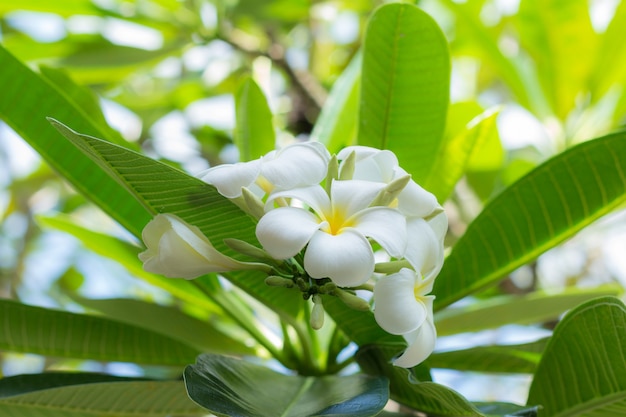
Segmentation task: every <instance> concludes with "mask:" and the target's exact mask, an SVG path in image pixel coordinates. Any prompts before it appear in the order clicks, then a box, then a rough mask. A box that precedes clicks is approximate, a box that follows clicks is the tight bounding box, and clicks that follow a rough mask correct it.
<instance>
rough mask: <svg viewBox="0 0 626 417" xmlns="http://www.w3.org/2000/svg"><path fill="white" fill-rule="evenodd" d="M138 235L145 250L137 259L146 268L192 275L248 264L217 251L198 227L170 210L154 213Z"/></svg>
mask: <svg viewBox="0 0 626 417" xmlns="http://www.w3.org/2000/svg"><path fill="white" fill-rule="evenodd" d="M141 235H142V238H143V241H144V243H145V244H146V247H147V250H146V251H144V252H142V253H140V254H139V259H141V261H142V262H143V263H144V264H143V268H144V269H145V270H146V271H148V272H152V273H155V274H161V275H165V276H166V277H169V278H185V279H192V278H196V277H199V276H200V275H204V274H208V273H210V272H227V271H233V270H238V269H246V268H247V267H248V266H249V265H248V264H244V263H242V262H239V261H236V260H234V259H232V258H230V257H228V256H226V255H224V254H222V253H220V252H218V251H217V249H215V248H214V247H213V245H211V242H210V241H209V239H207V237H206V236H204V234H202V232H201V231H200V229H198V228H197V227H196V226H192V225H190V224H188V223H186V222H185V221H183V220H182V219H180V218H179V217H177V216H175V215H173V214H157V215H156V216H155V217H154V219H152V220H151V221H150V222H149V223H148V224H147V225H146V227H145V228H144V229H143V232H142V234H141Z"/></svg>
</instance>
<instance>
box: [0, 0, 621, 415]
mask: <svg viewBox="0 0 626 417" xmlns="http://www.w3.org/2000/svg"><path fill="white" fill-rule="evenodd" d="M165 3H167V2H164V4H165ZM240 3H241V4H240V5H239V7H244V6H246V5H247V6H246V7H249V8H254V7H255V6H254V5H252V4H249V2H245V1H243V2H240ZM468 3H471V2H468ZM280 5H281V4H280V2H277V3H276V4H275V6H276V7H280ZM283 6H285V8H286V10H287V11H288V10H292V9H290V8H289V7H294V6H293V5H292V6H289V7H288V6H286V5H283ZM448 6H449V7H450V8H451V9H455V8H457V7H459V8H462V7H464V6H460V5H456V3H455V4H450V5H448ZM468 7H469V6H468ZM292 11H293V10H292ZM276 13H278V11H276ZM184 16H188V15H184ZM194 16H195V15H194ZM222 17H223V16H222ZM188 18H189V19H192V17H189V16H188ZM194 18H195V17H194ZM218 32H219V33H218V34H217V35H216V36H218V37H223V38H225V39H226V40H227V41H228V42H229V43H230V44H232V45H234V46H235V47H237V48H239V49H240V50H242V51H243V52H244V53H246V54H253V53H254V50H252V49H250V48H248V47H247V44H245V43H242V39H246V38H245V37H242V34H241V33H239V32H237V31H236V30H233V28H225V29H220V31H218ZM199 34H203V35H204V36H208V34H206V33H203V32H201V31H200V32H199ZM268 36H271V33H270V34H268ZM453 45H455V43H453ZM274 46H275V45H274ZM272 54H274V55H272ZM276 54H277V52H276V50H275V49H274V50H273V52H272V49H271V48H270V51H269V52H268V56H269V57H273V58H274V59H275V60H276V62H279V63H280V65H281V68H282V70H283V71H285V72H286V73H287V74H288V75H289V76H291V77H293V79H292V81H293V83H294V85H296V86H297V87H296V89H300V90H306V94H304V95H305V96H306V99H307V100H309V101H310V103H313V104H311V106H310V108H315V104H314V103H317V101H316V100H317V99H319V97H318V96H316V94H315V91H317V90H315V88H310V84H307V83H306V82H304V81H303V79H302V78H301V76H298V75H297V74H295V73H294V71H293V68H291V67H289V65H288V63H287V61H284V60H282V55H278V56H277V55H276ZM501 67H502V68H507V67H506V65H504V64H502V63H501ZM450 71H451V62H450V54H449V47H448V41H447V39H446V38H445V36H444V34H443V32H442V30H441V29H440V27H439V25H438V24H437V23H436V22H435V20H433V18H432V17H431V16H430V15H429V14H427V13H426V12H425V11H424V10H422V9H420V8H419V7H417V6H415V5H412V4H409V3H390V4H385V5H382V6H379V7H376V8H373V9H372V10H371V11H368V23H367V26H366V30H365V33H364V35H363V39H362V45H361V47H360V50H359V52H357V53H356V54H355V55H354V57H353V58H352V61H351V63H350V64H349V65H348V66H347V67H346V69H345V71H344V72H343V73H342V74H341V76H340V77H339V78H338V79H337V80H336V82H335V83H334V85H333V88H332V89H331V91H330V94H329V97H328V98H327V99H326V101H325V104H324V105H322V106H320V107H319V109H318V110H319V114H315V115H313V116H309V117H310V119H311V120H314V125H313V127H312V131H311V133H310V135H307V136H306V137H302V136H300V137H293V136H291V137H289V138H288V139H284V138H280V137H277V135H276V131H275V127H274V125H273V123H272V117H273V114H272V111H271V110H270V106H269V104H268V101H267V98H266V96H265V94H264V93H263V91H262V89H261V88H260V87H259V85H258V83H257V82H256V81H255V80H254V78H251V77H247V78H244V80H243V81H242V82H241V83H240V84H239V86H238V89H237V92H236V102H235V105H236V116H237V117H236V133H235V137H234V141H233V142H234V145H235V146H236V148H237V150H238V161H231V162H232V163H221V164H218V163H215V161H211V164H210V165H211V167H210V168H208V169H205V170H200V171H198V172H193V173H191V172H187V171H186V170H185V169H180V168H181V167H176V166H172V165H173V164H172V163H171V162H168V161H165V162H164V161H159V160H157V159H155V158H153V157H150V156H147V155H146V153H148V152H146V150H145V149H144V150H142V149H141V148H139V147H137V146H136V145H135V144H133V143H129V142H127V141H124V140H123V139H122V138H120V137H119V135H118V134H116V132H114V131H113V130H112V129H111V128H110V127H109V126H108V125H107V124H106V122H105V120H104V117H102V114H101V113H100V110H99V106H98V104H97V102H96V101H95V100H94V98H93V96H91V95H89V94H86V91H85V90H84V89H82V88H80V87H79V86H78V85H77V84H75V83H74V82H73V81H72V80H71V79H69V78H67V77H66V76H65V75H63V74H59V73H56V72H55V71H54V70H51V69H49V68H47V67H42V68H40V69H39V71H33V70H32V69H30V68H29V67H27V66H26V65H25V64H24V63H23V62H22V61H20V60H19V59H18V58H16V57H15V56H14V55H13V54H12V53H11V52H9V50H7V49H6V48H4V47H2V48H0V91H2V96H1V97H0V116H1V117H2V120H3V121H4V122H5V123H7V124H8V125H9V126H10V127H12V128H13V130H15V131H16V132H17V133H18V134H19V135H20V136H21V137H22V138H23V139H24V140H25V141H26V142H28V143H29V144H30V145H31V146H32V147H33V148H34V149H35V150H36V151H37V152H38V153H39V154H40V155H41V156H42V157H43V158H44V159H45V160H46V162H47V163H48V164H49V165H50V166H51V167H53V168H54V169H55V170H56V171H57V173H58V174H59V175H61V176H62V177H63V178H64V179H65V180H67V181H68V182H69V183H71V184H72V186H73V187H74V189H75V190H77V191H78V193H80V194H81V195H82V196H84V197H86V198H88V199H89V200H90V201H92V202H93V203H94V204H95V205H96V206H97V207H98V208H99V210H102V211H103V212H104V213H106V214H108V215H109V216H110V217H111V218H113V219H114V220H115V221H116V222H117V223H119V225H121V226H122V227H123V228H124V229H125V230H126V232H128V233H129V234H130V236H131V237H130V238H128V239H125V238H121V237H114V236H112V235H110V234H103V233H100V232H96V231H95V229H96V227H95V226H96V225H94V224H92V225H87V226H84V225H80V224H78V223H77V222H76V221H75V220H73V219H72V218H70V217H69V216H66V215H59V216H54V217H51V216H48V217H41V218H39V219H38V221H39V222H40V223H41V224H42V225H44V226H47V227H50V228H55V229H58V230H62V231H65V232H67V233H70V234H72V235H74V236H76V237H77V238H78V239H80V240H81V242H83V244H84V245H85V246H86V247H88V248H90V249H91V250H93V251H95V252H97V253H99V254H101V255H102V256H105V257H108V258H110V259H113V260H114V261H116V262H117V263H119V264H120V265H122V266H123V267H124V268H125V269H126V270H127V271H129V272H130V273H131V274H133V275H134V276H135V277H136V278H138V279H142V280H144V281H146V282H148V283H150V284H152V285H153V286H155V287H158V288H160V289H162V290H164V292H165V293H166V294H167V295H168V296H169V297H170V298H169V301H171V302H170V303H169V304H168V305H163V304H158V303H154V302H149V301H146V300H139V299H106V300H95V299H88V298H85V297H80V296H79V295H77V294H76V293H74V294H73V298H74V300H75V302H76V303H77V304H79V305H81V306H83V307H84V308H86V309H88V310H89V311H92V312H93V311H97V312H99V313H100V314H99V315H95V314H92V313H90V312H89V311H87V312H70V311H62V310H58V309H47V308H42V307H37V306H33V305H29V304H27V303H24V302H20V301H19V300H11V299H2V300H0V308H1V309H0V312H1V316H0V318H1V319H2V320H1V321H0V323H2V324H1V327H0V348H2V349H3V350H6V351H12V352H29V353H38V354H42V355H46V356H49V357H51V358H54V357H66V358H72V359H81V360H95V361H103V362H125V363H131V364H136V365H138V366H141V367H143V368H142V369H143V370H144V371H145V372H144V374H143V375H141V376H138V377H122V376H118V375H114V374H110V373H92V372H78V371H76V370H74V371H72V372H43V373H39V374H24V375H14V376H9V377H6V378H4V379H1V380H0V411H2V412H3V413H4V414H3V415H8V416H45V417H47V416H50V417H52V416H75V417H82V416H109V415H119V416H127V415H135V416H146V417H148V416H170V415H176V416H196V415H197V416H200V415H207V414H209V413H211V414H213V415H218V416H279V415H280V416H325V415H341V416H374V415H384V416H398V417H400V416H408V415H424V414H425V415H433V416H511V415H515V416H537V415H540V416H588V415H594V416H604V415H606V416H614V415H620V414H622V413H624V410H626V394H625V393H626V372H624V371H626V369H624V367H625V366H626V363H624V360H623V352H624V349H625V345H626V334H625V333H624V329H625V328H626V309H625V307H624V305H623V304H622V302H621V301H620V300H619V299H618V298H616V297H615V296H616V295H619V294H620V293H621V290H620V289H619V288H618V287H616V286H608V287H600V288H592V289H585V290H580V289H570V290H565V291H561V292H559V293H545V292H542V291H532V290H531V292H529V293H528V294H523V295H511V294H502V293H498V292H497V291H495V290H494V289H493V288H494V286H495V284H497V283H499V282H502V281H503V280H505V279H506V278H507V276H508V275H509V274H510V273H512V272H513V271H515V270H516V269H517V268H519V267H521V266H523V265H526V264H528V263H530V262H532V261H533V260H534V259H536V258H537V257H538V256H539V255H540V254H541V253H543V252H545V251H547V250H548V249H550V248H553V247H555V246H556V245H558V244H560V243H562V242H563V241H565V240H566V239H568V238H570V237H572V236H574V235H575V234H576V233H577V232H579V231H580V230H582V229H583V228H585V227H586V226H588V225H589V224H591V223H592V222H593V221H595V220H596V219H598V218H600V217H601V216H603V215H605V214H607V213H609V212H611V211H613V210H615V209H617V208H619V207H620V206H622V205H623V201H624V195H625V193H626V174H624V173H625V172H626V166H625V164H626V163H625V161H626V145H625V143H626V142H625V141H624V139H625V138H624V134H623V133H621V132H617V133H611V134H608V135H606V136H602V137H599V138H596V139H589V138H587V139H589V140H587V141H584V142H583V143H581V144H578V145H576V146H572V147H571V148H569V149H567V150H564V151H563V152H560V153H558V154H556V155H555V156H554V157H552V158H551V159H548V160H546V161H545V162H543V163H541V164H539V165H538V166H536V167H533V168H532V169H531V170H530V171H529V172H528V173H527V174H526V175H522V176H519V178H517V179H516V180H515V181H514V182H511V183H510V184H508V183H507V184H505V185H504V186H503V187H501V189H499V190H497V191H498V192H497V193H495V194H494V195H490V196H489V197H488V198H487V203H486V204H485V205H484V207H482V208H481V210H480V213H479V214H478V215H477V216H476V217H475V218H472V219H471V220H469V221H468V222H467V224H466V226H467V227H466V229H465V230H464V231H463V232H462V233H458V231H449V230H448V229H449V227H448V226H449V225H452V224H453V220H454V219H453V218H452V217H453V215H455V214H458V213H459V212H462V207H461V208H460V209H459V207H458V205H456V206H455V205H454V204H451V203H450V202H449V201H450V200H454V199H453V198H451V196H452V195H454V196H455V187H457V184H459V182H460V181H467V182H470V183H471V179H470V177H469V174H470V173H471V171H472V167H474V168H475V167H476V164H477V163H476V160H477V158H478V157H479V156H480V153H481V152H484V151H485V149H489V146H491V145H493V143H491V142H490V140H491V139H493V137H494V134H495V133H494V132H497V128H496V124H495V118H496V116H497V110H496V111H494V110H493V109H491V110H488V111H486V112H484V113H482V114H479V115H478V116H477V117H475V118H473V119H472V120H471V121H469V120H468V121H467V122H469V123H461V124H462V126H461V127H460V128H456V129H452V128H451V127H450V125H451V121H454V119H455V117H453V116H454V115H455V114H456V115H457V116H458V114H459V113H455V112H454V111H452V110H451V108H450V107H449V97H450ZM518 75H519V74H518ZM516 79H517V78H515V77H513V78H510V79H509V81H510V80H516ZM512 85H514V86H517V84H512ZM307 86H308V87H307ZM70 87H71V88H70ZM518 87H519V86H518ZM513 91H515V92H517V93H520V91H519V90H515V89H513ZM31 97H34V98H31ZM559 97H560V96H559ZM33 104H36V105H33ZM555 108H556V107H555ZM558 108H559V109H561V110H563V111H562V112H559V113H558V114H560V115H564V114H565V113H566V112H565V110H564V109H565V108H564V107H558ZM470 113H471V112H470ZM465 116H466V115H465ZM465 116H464V117H465ZM464 117H460V119H464ZM446 126H447V127H446ZM451 132H453V133H454V134H452V133H451ZM277 144H278V146H277ZM490 144H491V145H490ZM477 155H478V156H477ZM220 162H221V161H220ZM475 191H476V194H480V193H479V191H478V189H477V190H475ZM446 202H448V203H447V204H446ZM452 203H458V201H452ZM450 207H453V208H454V207H456V208H457V209H459V210H458V211H455V210H452V209H450ZM454 224H456V223H454ZM67 292H68V293H70V294H71V293H72V291H71V290H68V291H67ZM457 302H459V303H457ZM566 311H567V314H566V315H565V316H564V317H563V318H562V319H561V320H560V321H559V322H558V324H557V325H556V327H555V328H554V331H553V333H552V335H551V336H549V337H546V338H542V339H539V340H536V341H534V342H531V343H524V344H514V345H511V344H508V345H504V344H495V345H490V346H478V347H465V348H462V349H457V350H449V351H437V350H436V346H437V340H438V338H440V337H442V336H450V335H454V334H463V333H467V332H475V331H479V330H484V329H489V328H496V327H499V326H504V325H507V324H534V323H544V322H547V321H549V320H554V319H556V318H558V317H559V316H561V315H562V314H563V313H564V312H566ZM437 368H443V369H452V370H459V371H470V372H485V373H520V374H531V375H532V383H531V386H530V391H529V395H528V399H527V402H526V404H511V403H504V402H489V403H485V402H474V401H471V400H468V399H466V398H465V397H464V396H462V395H461V394H459V393H457V392H456V391H454V390H453V389H451V388H450V387H448V386H446V385H444V384H441V383H438V382H433V378H432V369H437ZM150 369H158V371H157V372H155V371H152V372H151V371H150ZM181 377H182V378H181Z"/></svg>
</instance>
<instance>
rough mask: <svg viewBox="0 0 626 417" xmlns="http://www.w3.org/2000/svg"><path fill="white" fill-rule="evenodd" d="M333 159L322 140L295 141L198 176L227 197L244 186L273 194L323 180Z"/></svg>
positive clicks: (238, 194)
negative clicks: (247, 160)
mask: <svg viewBox="0 0 626 417" xmlns="http://www.w3.org/2000/svg"><path fill="white" fill-rule="evenodd" d="M329 160H330V155H329V153H328V151H327V150H326V148H325V147H324V145H322V144H321V143H319V142H304V143H295V144H292V145H289V146H286V147H284V148H282V149H280V150H278V151H272V152H269V153H268V154H266V155H264V156H262V157H261V158H259V159H255V160H253V161H250V162H239V163H236V164H223V165H218V166H216V167H213V168H209V169H208V170H206V171H204V172H201V173H200V174H198V178H200V179H201V180H203V181H204V182H207V183H209V184H211V185H214V186H215V187H216V188H217V190H218V191H219V193H220V194H222V195H223V196H224V197H227V198H237V197H240V196H241V189H242V188H243V187H246V188H249V189H256V190H257V191H259V194H269V193H271V192H272V191H274V190H286V189H290V188H295V187H304V186H308V185H313V184H318V183H320V182H321V181H322V180H323V179H324V178H325V177H326V173H327V171H328V161H329Z"/></svg>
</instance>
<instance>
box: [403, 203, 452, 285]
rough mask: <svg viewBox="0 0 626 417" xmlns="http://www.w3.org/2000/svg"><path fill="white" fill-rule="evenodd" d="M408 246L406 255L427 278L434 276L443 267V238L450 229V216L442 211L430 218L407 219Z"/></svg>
mask: <svg viewBox="0 0 626 417" xmlns="http://www.w3.org/2000/svg"><path fill="white" fill-rule="evenodd" d="M406 223H407V233H408V239H407V248H406V253H405V254H404V257H405V258H406V259H407V260H408V261H409V263H410V264H411V265H412V266H413V268H415V270H416V271H419V272H420V273H421V274H422V275H423V276H424V277H425V278H431V277H432V278H434V277H435V276H437V274H439V271H441V268H442V267H443V259H444V246H443V238H444V237H445V234H446V231H447V230H448V217H447V216H446V213H445V212H443V211H442V212H440V213H439V214H437V215H436V216H435V217H433V218H432V219H430V220H424V219H422V218H421V217H411V218H408V219H407V222H406Z"/></svg>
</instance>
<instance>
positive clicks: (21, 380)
mask: <svg viewBox="0 0 626 417" xmlns="http://www.w3.org/2000/svg"><path fill="white" fill-rule="evenodd" d="M130 381H146V379H145V378H128V377H121V376H115V375H108V374H101V373H90V372H44V373H41V374H23V375H15V376H10V377H7V378H2V379H0V398H5V397H12V396H14V395H21V394H26V393H29V392H34V391H41V390H44V389H49V388H58V387H66V386H70V385H85V384H95V383H98V382H130Z"/></svg>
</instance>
